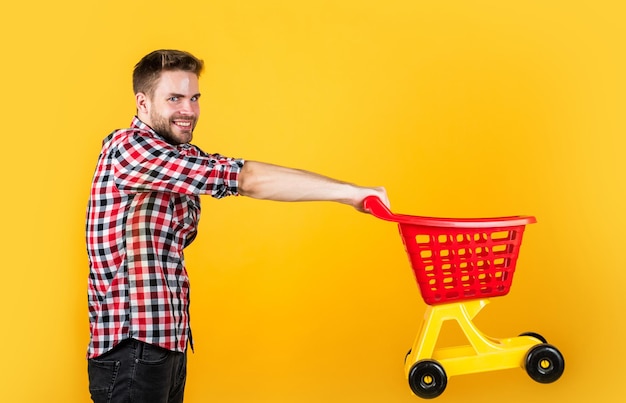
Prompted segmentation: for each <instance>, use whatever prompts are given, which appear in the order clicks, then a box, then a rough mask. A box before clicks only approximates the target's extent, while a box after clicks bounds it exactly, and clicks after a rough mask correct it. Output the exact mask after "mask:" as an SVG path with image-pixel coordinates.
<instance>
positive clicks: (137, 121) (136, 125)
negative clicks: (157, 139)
mask: <svg viewBox="0 0 626 403" xmlns="http://www.w3.org/2000/svg"><path fill="white" fill-rule="evenodd" d="M130 127H131V128H133V129H140V130H147V131H149V132H150V133H153V134H157V132H155V131H154V130H152V128H151V127H150V126H148V125H147V124H145V123H144V122H142V121H141V119H139V118H138V117H137V116H135V117H133V121H132V122H131V123H130Z"/></svg>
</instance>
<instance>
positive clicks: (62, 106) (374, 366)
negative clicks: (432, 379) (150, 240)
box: [0, 0, 626, 403]
mask: <svg viewBox="0 0 626 403" xmlns="http://www.w3.org/2000/svg"><path fill="white" fill-rule="evenodd" d="M622 4H623V3H622V2H619V1H609V0H597V1H593V2H587V1H539V0H537V1H521V0H520V1H500V0H483V1H462V0H456V1H455V0H445V1H426V0H386V1H364V0H345V1H331V0H325V1H313V0H299V1H278V0H268V1H253V0H247V1H246V0H240V1H227V0H223V1H201V0H192V1H188V2H172V1H161V0H159V1H154V0H153V1H149V2H148V1H119V0H115V1H101V2H94V1H75V0H65V1H58V2H44V1H39V2H32V1H24V2H18V3H15V2H13V3H11V5H4V6H2V9H3V10H2V13H1V14H2V16H0V20H2V21H0V22H1V23H0V34H1V35H2V38H3V39H2V44H3V46H2V48H3V49H2V54H3V56H2V62H1V67H0V68H1V69H2V74H1V75H0V77H1V80H2V87H1V88H2V90H3V95H2V100H1V102H2V109H1V110H2V112H3V113H4V116H3V119H2V133H3V134H2V135H3V146H2V158H0V175H1V180H2V182H1V183H2V198H1V199H2V201H1V203H2V206H1V207H2V208H1V209H0V215H1V217H0V222H1V223H2V224H1V225H2V231H1V233H2V235H1V237H2V240H1V242H0V248H1V249H0V251H1V254H0V256H1V258H0V259H1V260H0V261H1V268H2V271H1V273H2V285H3V287H2V292H1V293H0V306H1V307H2V308H1V309H2V322H1V323H2V330H1V332H0V338H1V339H0V340H1V344H0V346H1V347H2V350H3V353H2V359H3V364H2V370H0V371H2V376H0V384H1V387H0V390H2V396H3V397H2V400H3V401H6V402H63V403H67V402H85V401H87V400H88V392H87V375H86V362H85V358H84V356H85V351H86V346H87V342H88V325H87V307H86V279H87V273H88V268H87V260H86V255H85V248H84V242H83V226H84V222H83V219H84V211H85V206H86V201H87V194H88V191H89V183H90V180H91V175H92V172H93V167H94V164H95V162H96V158H97V154H98V151H99V145H100V142H101V140H102V138H103V137H104V136H105V135H107V134H108V133H109V132H110V131H111V130H113V129H114V128H117V127H125V126H126V125H127V124H128V123H129V122H130V119H131V117H132V114H133V113H134V103H133V97H132V91H131V85H130V84H131V82H130V73H131V69H132V67H133V65H134V63H135V62H136V61H137V60H138V59H139V58H140V57H141V56H143V55H144V54H145V53H147V52H149V51H151V50H153V49H155V48H168V47H171V48H181V49H186V50H189V51H191V52H193V53H195V54H197V55H198V56H200V57H202V58H204V59H205V61H206V62H207V69H206V72H205V74H204V76H203V78H202V80H201V90H202V92H203V94H204V95H203V97H202V108H203V112H202V119H201V120H200V124H199V126H198V128H197V131H196V143H197V144H198V145H200V146H201V147H203V148H204V149H206V150H207V151H211V152H221V153H223V154H226V155H232V156H238V157H244V158H249V159H258V160H264V161H270V162H274V163H278V164H284V165H290V166H296V167H301V168H306V169H310V170H314V171H318V172H321V173H323V174H326V175H330V176H334V177H338V178H342V179H345V180H348V181H353V182H357V183H361V184H369V185H384V186H386V187H387V189H388V191H389V194H390V197H391V201H392V207H393V209H394V210H395V211H396V212H399V213H407V214H420V215H435V216H462V217H475V216H497V215H509V214H533V215H536V216H537V218H538V221H539V223H538V224H536V225H533V226H530V227H528V229H527V231H526V235H525V239H524V244H523V246H522V254H521V257H520V261H519V264H518V271H517V272H516V275H515V281H514V282H513V288H512V291H511V293H510V294H509V295H508V296H506V297H503V298H498V299H494V300H493V301H492V304H490V305H489V307H488V308H487V309H486V310H485V311H484V312H483V313H481V315H480V316H479V317H478V318H477V320H476V323H477V325H478V326H479V328H480V329H481V330H483V331H484V332H485V333H487V334H489V335H492V336H495V337H507V336H514V335H516V334H518V333H520V332H523V331H537V332H539V333H542V334H543V335H544V336H546V337H547V338H548V340H549V341H550V342H552V343H553V344H555V345H556V346H557V347H558V348H559V349H560V350H561V351H562V352H563V354H564V355H565V359H566V371H565V374H564V376H563V377H562V378H561V379H560V380H559V381H558V382H556V383H554V384H550V385H540V384H537V383H534V382H533V381H531V380H530V378H529V377H528V376H527V375H526V374H525V372H524V371H523V370H521V369H519V370H510V371H501V372H493V373H482V374H476V375H471V376H460V377H456V378H452V379H450V382H449V384H448V389H447V390H446V391H445V393H444V394H443V395H442V396H441V397H440V398H438V400H439V401H440V402H442V403H443V402H454V401H464V402H482V403H488V402H498V403H500V402H504V401H506V402H526V401H533V402H554V401H559V402H569V401H585V402H616V401H620V399H622V398H623V396H624V392H626V389H625V387H624V381H623V378H624V371H623V368H624V360H625V359H626V349H625V348H624V345H625V343H624V341H623V334H624V331H625V330H626V326H625V325H624V310H625V308H626V297H625V294H626V293H625V292H624V284H626V274H625V272H626V271H625V270H624V269H625V268H626V267H625V263H624V257H623V251H624V241H625V240H626V236H625V235H624V228H625V227H626V214H625V212H624V205H625V201H626V194H625V193H626V192H625V187H626V180H625V179H626V178H625V176H626V163H625V162H624V161H625V160H626V158H625V157H624V151H625V149H626V141H625V140H624V135H625V130H624V129H625V125H624V111H625V110H626V100H625V99H626V98H625V97H624V94H626V80H625V78H624V71H626V59H625V52H624V43H625V40H626V31H625V29H624V24H623V20H624V17H626V13H625V11H626V10H625V9H624V6H623V5H622ZM203 208H204V211H203V218H202V222H201V233H200V236H199V238H198V240H197V241H196V243H195V244H194V245H193V246H192V247H191V248H190V249H189V251H188V253H187V260H188V265H189V270H190V274H191V281H192V284H193V286H192V287H193V303H192V325H193V328H194V336H195V338H196V346H197V348H196V352H195V354H192V355H190V358H189V377H188V387H187V399H186V401H187V402H192V403H193V402H221V403H228V402H237V403H239V402H415V401H419V399H418V398H417V397H415V396H413V395H412V394H411V392H410V390H409V388H408V385H407V383H406V381H405V379H404V374H403V358H404V354H405V352H406V351H407V349H408V348H409V347H410V346H411V344H412V342H413V338H414V337H415V335H416V333H417V330H418V328H419V324H420V320H421V317H422V314H423V311H424V308H425V305H424V303H423V302H422V300H421V298H420V295H419V292H418V289H417V285H416V284H415V281H414V279H413V276H412V274H411V271H410V267H409V264H408V261H407V259H406V256H405V254H404V251H403V249H402V244H401V240H400V238H399V237H398V235H397V230H396V228H395V226H394V225H393V224H390V223H386V222H381V221H378V220H376V219H374V218H373V217H370V216H367V215H362V214H358V213H356V212H354V211H352V210H351V209H350V208H348V207H346V206H341V205H334V204H323V203H306V204H284V203H272V202H263V201H255V200H250V199H245V198H231V199H227V200H221V201H216V200H213V199H210V198H205V199H204V205H203ZM445 337H453V336H445Z"/></svg>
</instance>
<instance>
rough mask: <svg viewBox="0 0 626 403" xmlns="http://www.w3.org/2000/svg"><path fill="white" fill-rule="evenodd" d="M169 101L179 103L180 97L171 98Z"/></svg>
mask: <svg viewBox="0 0 626 403" xmlns="http://www.w3.org/2000/svg"><path fill="white" fill-rule="evenodd" d="M167 100H168V101H172V102H176V101H178V97H169V98H168V99H167Z"/></svg>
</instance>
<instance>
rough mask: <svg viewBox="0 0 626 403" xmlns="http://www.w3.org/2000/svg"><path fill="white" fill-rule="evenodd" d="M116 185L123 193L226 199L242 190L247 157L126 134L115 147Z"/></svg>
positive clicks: (147, 136)
mask: <svg viewBox="0 0 626 403" xmlns="http://www.w3.org/2000/svg"><path fill="white" fill-rule="evenodd" d="M111 152H112V155H111V158H112V165H113V175H114V180H115V185H116V186H117V188H118V189H119V191H120V192H122V193H138V192H171V193H180V194H189V195H200V194H208V195H211V196H213V197H215V198H222V197H225V196H230V195H237V194H238V193H239V174H240V172H241V169H242V168H243V165H244V162H245V161H244V160H243V159H238V158H229V157H224V156H222V155H220V154H206V153H204V152H202V151H201V150H199V149H198V148H196V147H194V146H190V145H189V146H188V149H187V150H182V151H181V150H180V149H178V148H177V147H175V146H173V145H171V144H169V143H167V142H165V141H164V140H162V139H160V138H158V137H156V136H151V135H145V134H143V133H142V132H135V133H133V134H130V135H127V136H125V138H124V139H121V140H120V141H119V142H117V145H116V147H113V149H112V150H111Z"/></svg>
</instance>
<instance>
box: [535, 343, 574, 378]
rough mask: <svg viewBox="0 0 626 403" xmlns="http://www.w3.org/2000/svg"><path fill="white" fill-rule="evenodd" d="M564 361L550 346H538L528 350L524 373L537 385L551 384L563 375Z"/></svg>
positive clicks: (559, 353) (558, 352)
mask: <svg viewBox="0 0 626 403" xmlns="http://www.w3.org/2000/svg"><path fill="white" fill-rule="evenodd" d="M564 370H565V359H564V358H563V355H562V354H561V352H560V351H559V350H558V349H557V348H556V347H554V346H552V345H550V344H538V345H536V346H534V347H533V348H531V349H530V350H528V354H527V355H526V372H527V373H528V375H530V377H531V378H533V379H534V380H535V381H537V382H539V383H551V382H554V381H556V380H557V379H559V378H560V377H561V375H563V371H564Z"/></svg>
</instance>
